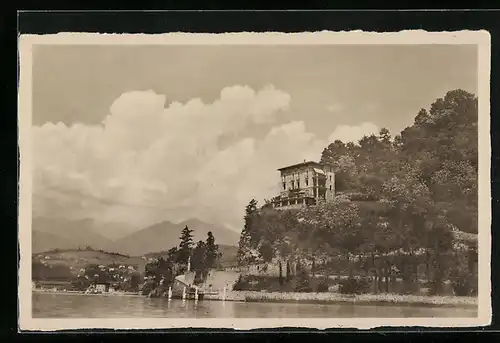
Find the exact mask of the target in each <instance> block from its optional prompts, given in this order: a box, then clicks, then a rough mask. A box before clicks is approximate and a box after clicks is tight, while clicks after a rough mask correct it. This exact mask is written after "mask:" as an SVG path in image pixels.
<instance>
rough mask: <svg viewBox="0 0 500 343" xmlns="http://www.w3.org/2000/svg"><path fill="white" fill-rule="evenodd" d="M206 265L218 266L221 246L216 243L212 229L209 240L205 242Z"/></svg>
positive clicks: (209, 266)
mask: <svg viewBox="0 0 500 343" xmlns="http://www.w3.org/2000/svg"><path fill="white" fill-rule="evenodd" d="M205 246H206V249H205V265H206V268H207V269H210V268H214V267H215V266H216V262H217V258H218V257H219V246H218V245H217V244H215V237H214V235H213V234H212V232H211V231H209V232H208V235H207V241H206V243H205Z"/></svg>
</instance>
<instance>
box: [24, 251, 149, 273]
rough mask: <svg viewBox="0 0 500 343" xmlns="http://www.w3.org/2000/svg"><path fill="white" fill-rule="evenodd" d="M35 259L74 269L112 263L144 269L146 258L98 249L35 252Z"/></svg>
mask: <svg viewBox="0 0 500 343" xmlns="http://www.w3.org/2000/svg"><path fill="white" fill-rule="evenodd" d="M33 259H34V260H35V261H40V262H42V261H43V262H44V263H46V264H47V265H65V266H68V267H70V269H71V270H72V271H78V270H80V269H81V268H85V266H86V265H88V264H97V265H100V264H103V265H109V264H112V263H116V264H123V265H136V266H137V267H138V268H139V270H141V271H142V270H144V265H145V263H146V262H145V260H144V259H143V258H141V257H131V256H126V255H120V254H115V253H109V252H105V251H97V250H74V249H68V250H61V251H50V252H43V253H37V254H33Z"/></svg>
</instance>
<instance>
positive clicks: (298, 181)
mask: <svg viewBox="0 0 500 343" xmlns="http://www.w3.org/2000/svg"><path fill="white" fill-rule="evenodd" d="M297 188H300V180H297Z"/></svg>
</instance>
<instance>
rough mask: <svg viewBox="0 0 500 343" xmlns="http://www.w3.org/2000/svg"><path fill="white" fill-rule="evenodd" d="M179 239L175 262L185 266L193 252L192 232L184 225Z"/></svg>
mask: <svg viewBox="0 0 500 343" xmlns="http://www.w3.org/2000/svg"><path fill="white" fill-rule="evenodd" d="M179 238H180V240H181V242H180V243H179V250H178V255H177V256H178V258H177V262H178V263H180V264H187V263H188V260H189V257H190V256H191V252H192V250H193V230H191V229H189V227H188V226H187V225H186V226H185V227H184V229H182V231H181V236H180V237H179Z"/></svg>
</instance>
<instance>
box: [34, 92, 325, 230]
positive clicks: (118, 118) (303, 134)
mask: <svg viewBox="0 0 500 343" xmlns="http://www.w3.org/2000/svg"><path fill="white" fill-rule="evenodd" d="M290 100H291V99H290V96H289V95H288V94H287V93H285V92H283V91H280V90H277V89H275V88H274V87H273V86H268V87H264V88H263V89H261V90H258V91H255V90H253V89H251V88H249V87H247V86H233V87H228V88H225V89H223V90H222V91H221V93H220V97H219V99H217V100H215V101H214V102H212V103H204V102H203V101H202V100H200V99H192V100H190V101H188V102H186V103H178V102H173V103H170V104H169V105H167V99H166V97H165V96H164V95H160V94H156V93H155V92H153V91H134V92H128V93H125V94H122V95H121V96H120V97H119V98H118V99H116V101H114V103H113V104H112V105H111V107H110V110H109V114H108V115H107V116H106V117H105V119H104V120H103V122H102V124H101V125H98V126H86V125H81V124H75V125H72V126H66V125H64V124H61V123H59V124H52V123H47V124H44V125H43V126H39V127H37V126H35V127H34V128H33V136H34V137H33V139H34V145H33V149H34V168H35V170H34V185H33V186H34V199H33V201H34V211H35V215H46V216H52V215H58V216H61V215H64V216H67V217H75V218H81V217H84V218H88V217H90V218H94V219H96V220H101V221H120V222H123V221H128V222H130V223H132V224H134V225H136V226H138V227H140V226H143V225H149V224H151V223H154V222H157V221H160V220H172V221H176V220H182V219H185V218H187V217H197V218H199V219H202V220H207V221H211V222H216V223H224V224H229V225H231V226H233V227H241V218H242V216H243V211H244V207H245V205H246V204H247V203H248V201H249V200H250V199H251V198H254V197H255V198H256V199H258V200H260V201H262V199H263V198H265V197H271V196H273V195H275V194H276V192H277V190H278V182H277V181H278V177H277V171H276V168H278V167H281V166H283V165H286V164H289V163H296V162H297V160H302V159H314V160H316V159H318V157H319V155H320V153H321V150H322V149H323V148H324V146H325V144H326V143H327V142H324V141H321V140H320V139H317V137H315V135H313V134H311V133H308V132H307V131H306V129H305V125H304V123H303V122H300V121H299V122H290V123H287V124H284V125H278V124H276V125H275V126H273V127H272V128H271V129H270V130H269V132H268V133H267V135H265V136H264V137H263V138H259V139H257V138H254V137H252V136H251V135H249V134H248V133H247V132H246V131H245V129H246V128H247V127H248V126H249V124H251V125H261V124H266V125H272V124H273V123H274V122H275V119H276V116H277V115H278V114H279V113H280V112H282V111H286V110H287V109H288V107H289V104H290ZM227 135H230V136H231V137H234V138H233V139H232V140H231V141H230V142H229V143H228V144H226V145H225V146H224V147H223V148H221V147H220V146H219V145H218V141H219V139H220V138H221V137H223V136H227Z"/></svg>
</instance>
